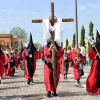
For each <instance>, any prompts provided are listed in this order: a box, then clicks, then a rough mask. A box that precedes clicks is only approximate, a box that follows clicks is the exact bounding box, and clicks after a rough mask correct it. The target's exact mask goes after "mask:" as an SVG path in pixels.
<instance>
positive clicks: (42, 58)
mask: <svg viewBox="0 0 100 100" xmlns="http://www.w3.org/2000/svg"><path fill="white" fill-rule="evenodd" d="M40 55H41V60H42V61H43V60H44V51H43V50H40Z"/></svg>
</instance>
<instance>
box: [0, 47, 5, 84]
mask: <svg viewBox="0 0 100 100" xmlns="http://www.w3.org/2000/svg"><path fill="white" fill-rule="evenodd" d="M4 63H5V54H4V53H3V52H2V50H1V45H0V84H1V78H2V77H3V74H4Z"/></svg>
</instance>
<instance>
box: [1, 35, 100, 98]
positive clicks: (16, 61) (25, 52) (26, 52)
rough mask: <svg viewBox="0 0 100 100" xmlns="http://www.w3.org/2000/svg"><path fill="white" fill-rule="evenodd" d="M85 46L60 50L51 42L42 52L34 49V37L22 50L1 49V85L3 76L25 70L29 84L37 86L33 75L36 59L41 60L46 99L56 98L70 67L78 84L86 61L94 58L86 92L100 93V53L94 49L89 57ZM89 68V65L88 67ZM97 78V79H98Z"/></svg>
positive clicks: (99, 40) (89, 53)
mask: <svg viewBox="0 0 100 100" xmlns="http://www.w3.org/2000/svg"><path fill="white" fill-rule="evenodd" d="M99 37H100V35H98V34H97V42H96V43H97V45H96V46H97V48H98V51H99V50H100V49H99V48H100V47H99V46H98V45H99V44H100V43H99V42H100V38H99ZM52 50H54V51H55V54H54V55H55V59H54V60H52V54H53V52H52ZM86 55H87V54H86V50H85V47H84V46H82V45H81V44H79V48H78V49H76V48H72V49H71V47H64V48H61V47H60V46H59V45H58V44H57V42H54V43H52V42H51V41H50V40H48V41H47V44H46V45H45V46H44V47H43V48H42V49H41V50H39V51H37V49H36V48H35V47H34V44H33V41H32V35H31V34H30V40H29V44H28V46H27V47H23V46H22V45H21V48H20V50H15V49H6V51H5V50H4V49H3V48H2V49H1V47H0V83H2V77H3V75H4V74H5V75H6V76H10V77H14V74H15V69H16V68H20V69H21V70H23V71H24V77H25V79H26V80H27V84H28V85H30V84H31V82H32V83H34V79H33V77H34V73H35V71H36V60H38V59H41V60H42V61H43V62H44V84H45V88H46V91H47V96H48V97H50V96H51V95H53V96H57V92H56V91H57V86H58V84H59V80H60V74H62V75H63V76H64V79H67V78H68V77H67V74H68V69H69V67H72V68H73V76H74V77H73V78H74V79H75V80H76V82H77V84H78V85H79V84H80V83H81V82H80V79H81V76H83V75H84V66H85V65H86V64H87V59H91V60H92V63H91V69H90V73H89V76H88V77H87V80H86V90H87V92H92V93H97V94H100V71H99V69H100V68H99V67H100V65H99V63H100V61H99V57H98V56H99V55H100V54H99V53H96V50H95V48H94V47H91V49H90V51H89V52H88V57H89V58H88V57H87V56H86ZM89 66H90V65H89ZM98 66H99V67H98ZM97 76H98V77H97Z"/></svg>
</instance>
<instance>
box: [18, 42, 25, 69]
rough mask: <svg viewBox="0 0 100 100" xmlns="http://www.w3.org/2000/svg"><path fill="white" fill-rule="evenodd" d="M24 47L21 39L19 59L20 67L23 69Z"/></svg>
mask: <svg viewBox="0 0 100 100" xmlns="http://www.w3.org/2000/svg"><path fill="white" fill-rule="evenodd" d="M23 50H24V48H23V44H22V41H21V47H20V50H19V51H18V59H19V68H20V69H21V70H24V60H23V59H22V56H21V55H22V52H23Z"/></svg>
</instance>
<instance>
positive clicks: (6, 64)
mask: <svg viewBox="0 0 100 100" xmlns="http://www.w3.org/2000/svg"><path fill="white" fill-rule="evenodd" d="M9 58H10V57H9V54H6V55H5V63H4V73H5V75H6V76H7V69H8V62H9Z"/></svg>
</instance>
